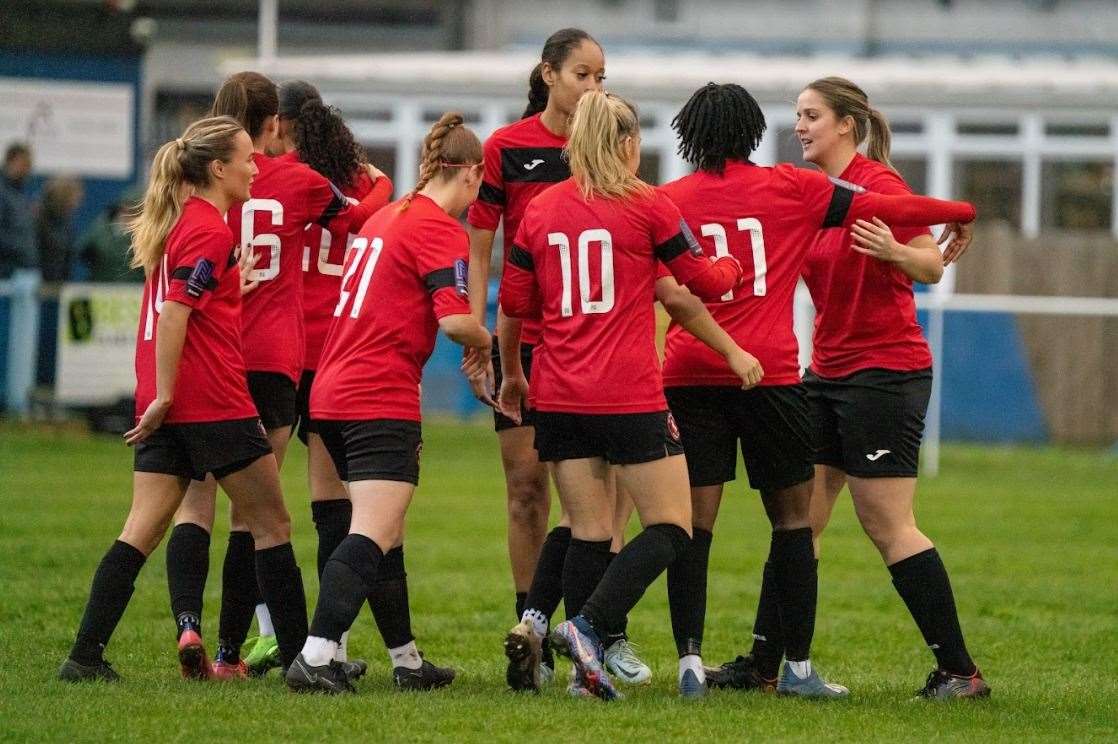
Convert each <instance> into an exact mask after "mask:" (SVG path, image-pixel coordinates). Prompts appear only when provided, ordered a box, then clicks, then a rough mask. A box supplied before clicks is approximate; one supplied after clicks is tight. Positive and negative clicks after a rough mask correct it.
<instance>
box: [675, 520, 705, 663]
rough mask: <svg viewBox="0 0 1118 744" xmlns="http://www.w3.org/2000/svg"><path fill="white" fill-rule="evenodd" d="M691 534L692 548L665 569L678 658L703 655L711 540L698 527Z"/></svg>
mask: <svg viewBox="0 0 1118 744" xmlns="http://www.w3.org/2000/svg"><path fill="white" fill-rule="evenodd" d="M691 533H692V537H691V544H690V545H688V546H687V549H686V550H684V551H683V552H682V553H680V555H679V557H678V558H676V559H675V562H674V563H673V564H672V565H670V566H668V607H669V608H670V610H671V615H672V635H673V636H675V650H676V653H678V654H679V655H680V657H681V658H682V657H684V656H686V655H688V654H701V653H702V648H703V624H704V623H705V621H706V614H707V564H708V562H709V561H710V542H711V540H712V539H713V537H714V536H713V535H712V534H711V533H710V532H708V531H706V530H704V529H700V528H698V527H693V528H692V530H691Z"/></svg>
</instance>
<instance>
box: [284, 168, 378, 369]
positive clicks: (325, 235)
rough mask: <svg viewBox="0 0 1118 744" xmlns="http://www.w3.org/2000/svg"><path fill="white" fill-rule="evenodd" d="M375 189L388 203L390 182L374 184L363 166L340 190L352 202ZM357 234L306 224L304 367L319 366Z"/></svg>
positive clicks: (341, 228) (339, 227)
mask: <svg viewBox="0 0 1118 744" xmlns="http://www.w3.org/2000/svg"><path fill="white" fill-rule="evenodd" d="M374 189H375V190H376V191H377V193H379V194H380V199H381V204H380V206H384V205H385V204H387V203H388V200H389V198H390V197H391V196H392V181H391V180H390V179H389V178H388V177H387V176H385V177H384V178H378V179H377V180H376V183H375V184H374V183H373V180H372V179H371V178H370V177H369V174H368V173H367V172H366V171H365V170H364V169H362V170H361V171H359V172H358V174H357V177H356V178H355V179H354V181H353V183H350V184H348V185H347V186H345V188H343V189H342V190H341V191H342V193H343V194H345V197H346V200H347V201H348V202H349V203H350V204H351V205H354V204H358V203H359V202H360V201H361V200H363V199H365V198H366V197H368V196H369V195H370V194H371V193H372V192H373V190H374ZM378 208H379V207H378ZM356 233H357V231H356V230H351V229H350V227H349V226H348V225H335V227H334V229H333V230H327V229H326V228H324V227H323V226H322V225H319V224H318V223H311V224H309V225H307V229H306V244H305V245H304V246H303V326H304V333H305V336H306V338H305V347H304V353H303V369H309V370H315V369H318V358H319V356H321V354H322V344H323V342H324V341H326V332H327V331H329V330H330V321H331V320H332V319H333V317H334V307H335V306H337V304H338V289H339V288H340V287H341V285H342V267H343V264H344V263H345V254H346V248H347V247H348V246H349V245H350V244H351V243H353V239H354V238H356V237H357V234H356Z"/></svg>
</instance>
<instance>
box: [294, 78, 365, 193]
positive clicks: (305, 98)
mask: <svg viewBox="0 0 1118 744" xmlns="http://www.w3.org/2000/svg"><path fill="white" fill-rule="evenodd" d="M279 98H280V106H279V108H280V116H281V117H282V118H284V119H290V120H292V121H293V122H294V127H293V129H292V136H293V139H294V140H295V149H296V150H298V151H299V158H300V159H301V160H302V161H303V162H304V163H306V164H307V165H309V166H310V167H311V168H313V169H314V170H316V171H318V172H319V173H321V174H322V175H324V176H326V178H327V179H329V180H330V181H331V182H332V183H334V185H336V186H337V187H338V188H345V187H347V186H352V185H353V184H354V183H355V182H356V180H357V176H358V174H359V173H360V172H361V171H362V170H363V169H364V165H365V164H366V163H368V162H369V156H368V154H366V152H365V148H364V147H362V146H361V145H360V144H358V143H357V140H356V139H354V137H353V132H351V131H350V129H349V127H348V126H346V123H345V120H344V119H342V116H341V114H340V113H338V110H337V109H336V108H334V107H333V106H327V105H326V104H325V103H323V102H322V98H321V97H320V96H319V95H318V91H317V90H315V88H314V86H312V85H311V84H310V83H306V82H303V81H301V80H295V81H292V82H289V83H284V84H283V85H282V86H280V94H279Z"/></svg>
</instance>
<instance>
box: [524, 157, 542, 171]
mask: <svg viewBox="0 0 1118 744" xmlns="http://www.w3.org/2000/svg"><path fill="white" fill-rule="evenodd" d="M543 163H544V161H543V160H542V159H541V158H536V159H535V160H533V161H532V162H531V163H525V164H524V170H535V169H536V168H537V167H539V166H541V165H543Z"/></svg>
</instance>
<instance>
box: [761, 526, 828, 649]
mask: <svg viewBox="0 0 1118 744" xmlns="http://www.w3.org/2000/svg"><path fill="white" fill-rule="evenodd" d="M769 562H771V563H772V564H773V581H774V583H775V584H776V599H777V602H778V607H779V608H780V629H781V631H782V635H783V636H784V655H785V656H786V657H787V658H788V660H789V661H806V660H807V659H809V658H810V657H811V638H812V636H814V635H815V605H816V602H817V600H818V593H819V575H818V573H817V570H818V569H817V568H816V563H815V551H814V549H813V548H812V544H811V528H810V527H801V528H799V529H795V530H773V533H772V547H771V549H770V551H769Z"/></svg>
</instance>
